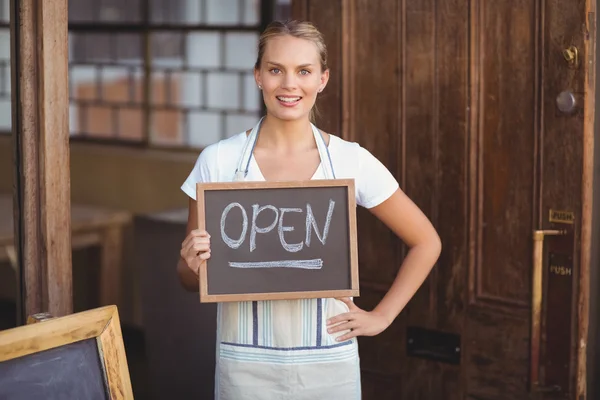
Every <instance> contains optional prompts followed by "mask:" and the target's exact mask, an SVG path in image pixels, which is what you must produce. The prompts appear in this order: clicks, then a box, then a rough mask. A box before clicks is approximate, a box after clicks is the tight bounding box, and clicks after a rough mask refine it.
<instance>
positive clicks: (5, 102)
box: [0, 0, 11, 132]
mask: <svg viewBox="0 0 600 400" xmlns="http://www.w3.org/2000/svg"><path fill="white" fill-rule="evenodd" d="M9 8H10V7H9V3H8V0H0V132H9V131H10V127H11V114H10V109H11V105H10V101H11V99H10V27H9V24H8V23H9V13H10V10H9Z"/></svg>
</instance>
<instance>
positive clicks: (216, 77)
mask: <svg viewBox="0 0 600 400" xmlns="http://www.w3.org/2000/svg"><path fill="white" fill-rule="evenodd" d="M239 81H240V77H239V76H238V75H237V74H232V73H224V72H213V73H210V74H208V107H209V108H221V109H225V110H239V109H240V108H241V107H240V106H241V104H240V103H241V98H240V92H239V88H240V83H239Z"/></svg>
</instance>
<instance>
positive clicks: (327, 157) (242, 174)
mask: <svg viewBox="0 0 600 400" xmlns="http://www.w3.org/2000/svg"><path fill="white" fill-rule="evenodd" d="M264 119H265V117H262V118H261V119H260V121H258V123H257V124H256V125H255V126H254V128H252V131H251V132H250V134H249V135H248V137H247V138H246V143H244V148H243V149H242V154H241V156H240V158H239V160H238V165H237V168H236V170H235V176H234V178H233V180H234V181H243V180H244V179H246V176H247V175H248V168H250V161H251V160H252V154H253V153H254V148H255V147H256V142H257V141H258V133H259V131H260V126H261V125H262V122H263V120H264ZM310 126H311V128H312V131H313V136H314V138H315V143H316V144H317V149H318V150H319V157H320V159H321V167H322V168H323V171H324V172H325V178H326V179H336V177H335V171H334V170H333V162H332V161H331V154H330V153H329V148H328V147H327V144H326V143H325V138H324V137H323V135H322V134H321V131H319V129H318V128H317V127H316V126H315V125H313V124H312V123H311V124H310Z"/></svg>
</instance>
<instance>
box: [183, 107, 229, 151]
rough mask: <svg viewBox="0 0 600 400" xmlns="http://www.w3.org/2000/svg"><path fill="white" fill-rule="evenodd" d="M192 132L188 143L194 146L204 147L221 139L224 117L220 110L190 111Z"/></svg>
mask: <svg viewBox="0 0 600 400" xmlns="http://www.w3.org/2000/svg"><path fill="white" fill-rule="evenodd" d="M189 128H190V132H189V135H188V138H187V144H188V145H189V146H192V147H203V146H208V145H209V144H212V143H215V142H217V141H219V140H220V139H221V132H223V128H224V127H223V118H222V115H221V114H220V113H218V112H193V113H190V126H189Z"/></svg>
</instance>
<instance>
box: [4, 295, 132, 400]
mask: <svg viewBox="0 0 600 400" xmlns="http://www.w3.org/2000/svg"><path fill="white" fill-rule="evenodd" d="M88 339H91V340H94V341H95V342H96V343H95V346H94V347H96V348H97V351H98V356H99V360H100V361H101V364H102V365H101V367H102V370H101V372H102V379H103V382H102V383H101V384H102V385H103V386H104V388H105V392H106V395H107V398H108V399H110V400H124V399H133V391H132V387H131V380H130V377H129V368H128V366H127V359H126V354H125V347H124V344H123V336H122V333H121V325H120V322H119V314H118V312H117V307H116V306H114V305H113V306H106V307H100V308H96V309H93V310H88V311H83V312H80V313H76V314H71V315H67V316H64V317H58V318H51V319H48V320H44V321H42V322H37V323H32V324H30V325H24V326H20V327H17V328H12V329H8V330H5V331H0V365H1V364H2V363H3V362H5V361H6V362H10V361H14V360H16V359H19V358H22V357H27V356H33V355H39V354H41V353H42V352H44V351H52V350H56V349H59V348H62V347H64V346H72V345H75V344H82V343H85V342H87V341H88ZM75 367H76V366H75ZM48 397H49V398H50V396H48Z"/></svg>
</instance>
